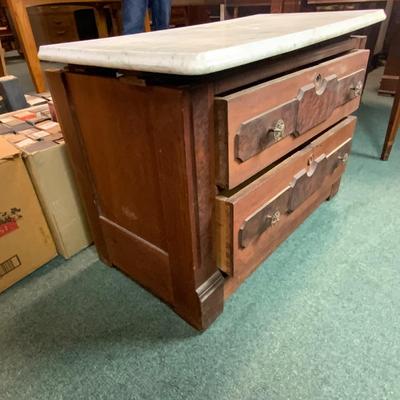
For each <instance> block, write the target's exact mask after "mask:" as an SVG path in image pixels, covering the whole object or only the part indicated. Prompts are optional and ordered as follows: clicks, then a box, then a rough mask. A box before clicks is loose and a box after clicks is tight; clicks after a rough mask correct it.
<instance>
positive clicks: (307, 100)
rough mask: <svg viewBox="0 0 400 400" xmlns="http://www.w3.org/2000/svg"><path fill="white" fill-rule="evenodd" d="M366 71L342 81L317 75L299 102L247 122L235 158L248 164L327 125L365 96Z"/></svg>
mask: <svg viewBox="0 0 400 400" xmlns="http://www.w3.org/2000/svg"><path fill="white" fill-rule="evenodd" d="M364 76H365V69H361V70H358V71H355V72H354V73H352V74H350V75H347V76H344V77H342V78H340V79H338V78H337V76H336V75H329V76H327V77H322V76H321V75H317V76H316V78H315V80H314V82H310V83H309V84H308V85H304V86H302V87H301V88H300V89H299V91H298V95H297V97H296V98H295V99H292V100H290V101H288V102H286V103H284V104H282V105H280V106H278V107H275V108H273V109H272V110H268V111H266V112H264V113H263V114H260V115H258V116H256V117H254V118H252V119H250V120H247V121H245V122H243V123H242V124H241V125H240V127H239V130H238V132H237V134H236V136H235V156H236V158H237V159H238V160H239V161H242V162H244V161H247V160H248V159H250V158H251V157H253V156H254V155H256V154H258V153H260V152H262V151H263V150H265V149H266V148H268V147H271V146H273V145H274V144H275V143H276V142H278V141H280V140H282V139H283V138H285V137H287V136H289V135H294V136H296V137H297V136H300V135H302V134H304V133H305V132H307V131H309V130H310V129H312V128H314V127H315V126H317V125H319V124H321V123H322V122H323V121H326V120H327V119H328V118H329V117H330V116H331V115H332V113H333V112H334V111H335V109H336V108H338V107H340V106H341V105H343V104H345V103H347V102H349V101H351V100H353V99H354V98H355V97H358V96H361V94H362V88H363V83H364Z"/></svg>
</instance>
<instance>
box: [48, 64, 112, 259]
mask: <svg viewBox="0 0 400 400" xmlns="http://www.w3.org/2000/svg"><path fill="white" fill-rule="evenodd" d="M46 77H47V82H48V84H49V87H50V90H51V94H52V96H53V100H54V104H55V107H56V109H57V116H58V119H59V122H60V125H61V128H62V131H63V135H64V137H65V140H66V142H67V146H66V147H67V151H68V155H69V156H70V159H71V165H72V168H73V171H74V174H75V178H76V181H77V184H78V189H79V192H80V194H81V196H82V199H83V205H84V208H85V211H86V214H87V216H88V222H89V227H90V230H91V233H92V237H93V240H94V243H95V245H96V248H97V251H98V253H99V257H100V259H101V260H102V261H103V262H104V263H106V264H108V265H110V264H111V260H110V256H109V254H108V249H107V245H106V241H105V238H104V234H103V231H102V229H101V226H100V222H99V219H98V213H99V210H98V203H97V201H96V198H97V197H96V190H95V187H94V185H93V180H92V177H91V172H90V169H89V165H88V161H87V157H86V153H85V151H84V147H83V143H82V138H81V133H80V126H79V123H78V121H77V119H76V117H75V114H74V112H73V108H72V104H71V103H70V99H69V94H68V92H67V89H66V87H65V82H64V78H65V74H64V72H62V71H60V70H49V71H47V72H46Z"/></svg>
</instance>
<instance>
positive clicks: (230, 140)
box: [215, 50, 369, 189]
mask: <svg viewBox="0 0 400 400" xmlns="http://www.w3.org/2000/svg"><path fill="white" fill-rule="evenodd" d="M368 56H369V51H368V50H357V51H353V52H351V53H348V54H346V55H344V56H341V57H337V58H335V59H332V60H330V61H326V62H324V63H321V64H318V65H316V66H313V67H310V68H306V69H302V70H300V71H297V72H294V73H291V74H289V75H285V76H283V77H279V78H276V79H273V80H270V81H268V82H265V83H262V84H259V85H257V86H253V87H251V88H247V89H244V90H241V91H238V92H235V93H232V94H229V95H226V96H224V97H218V98H216V99H215V106H216V118H215V123H216V133H217V142H218V146H217V148H218V150H217V171H216V172H217V184H218V186H220V187H222V188H228V189H232V188H234V187H236V186H237V185H239V184H240V183H242V182H243V181H245V180H246V179H248V178H250V177H251V176H253V175H254V174H255V173H257V172H259V171H260V170H262V169H263V168H265V167H267V166H268V165H270V164H272V163H273V162H274V161H276V160H278V159H280V158H281V157H283V156H284V155H286V154H287V153H288V152H290V151H292V150H293V149H295V148H296V147H298V146H300V145H301V144H303V143H305V142H306V141H308V140H310V139H312V138H313V137H314V136H316V135H317V134H318V133H320V132H322V131H323V130H325V129H327V128H329V127H330V126H332V125H333V124H335V123H336V122H338V121H340V120H341V119H343V118H344V117H346V116H348V115H349V114H351V113H352V112H354V111H355V110H356V109H357V108H358V106H359V103H360V97H361V93H362V88H363V83H364V77H365V71H366V66H367V62H368Z"/></svg>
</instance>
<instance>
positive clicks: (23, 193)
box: [0, 137, 57, 292]
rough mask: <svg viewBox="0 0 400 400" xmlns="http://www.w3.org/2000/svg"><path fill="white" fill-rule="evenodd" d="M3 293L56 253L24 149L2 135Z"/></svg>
mask: <svg viewBox="0 0 400 400" xmlns="http://www.w3.org/2000/svg"><path fill="white" fill-rule="evenodd" d="M0 182H1V192H0V292H2V291H4V290H5V289H7V288H8V287H10V286H11V285H13V284H14V283H16V282H18V281H19V280H21V279H22V278H24V277H25V276H27V275H29V274H30V273H31V272H33V271H34V270H36V269H37V268H39V267H41V266H42V265H43V264H45V263H47V262H48V261H50V260H51V259H52V258H54V257H55V256H56V254H57V253H56V248H55V245H54V241H53V239H52V236H51V234H50V230H49V227H48V225H47V223H46V220H45V217H44V215H43V212H42V209H41V208H40V205H39V201H38V199H37V197H36V194H35V191H34V189H33V186H32V182H31V180H30V178H29V174H28V171H27V170H26V167H25V164H24V162H23V161H22V158H21V153H20V151H19V150H18V149H17V148H16V147H14V146H13V145H12V144H10V143H8V142H7V141H6V140H5V139H4V138H3V137H0Z"/></svg>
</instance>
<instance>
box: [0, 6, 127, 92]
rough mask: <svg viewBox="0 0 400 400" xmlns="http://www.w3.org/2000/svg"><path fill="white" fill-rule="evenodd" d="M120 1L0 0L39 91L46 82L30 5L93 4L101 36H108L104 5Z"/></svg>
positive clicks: (43, 89)
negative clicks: (34, 33) (30, 15)
mask: <svg viewBox="0 0 400 400" xmlns="http://www.w3.org/2000/svg"><path fill="white" fill-rule="evenodd" d="M120 2H121V0H0V3H1V4H4V5H6V6H7V7H8V9H9V12H10V15H11V18H12V20H13V22H14V27H15V30H16V31H17V35H18V38H19V40H20V44H21V46H22V49H23V52H24V56H25V60H26V63H27V64H28V68H29V72H30V74H31V77H32V81H33V83H34V85H35V88H36V90H37V91H38V92H44V91H45V90H46V83H45V80H44V75H43V71H42V69H41V67H40V62H39V59H38V56H37V48H36V43H35V38H34V36H33V32H32V26H31V23H30V20H29V16H28V10H27V9H28V8H30V7H36V6H43V5H56V4H57V5H60V4H63V5H68V4H74V5H88V4H90V5H93V6H94V10H95V18H96V25H97V29H98V33H99V37H107V36H108V31H107V23H106V16H105V13H104V7H105V6H109V5H113V4H116V3H118V4H119V3H120Z"/></svg>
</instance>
